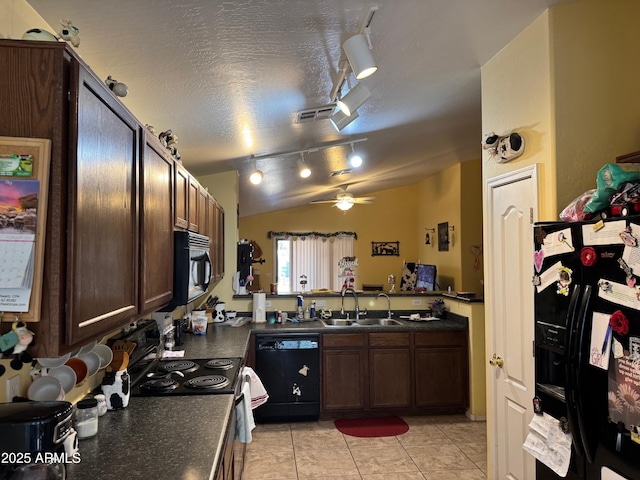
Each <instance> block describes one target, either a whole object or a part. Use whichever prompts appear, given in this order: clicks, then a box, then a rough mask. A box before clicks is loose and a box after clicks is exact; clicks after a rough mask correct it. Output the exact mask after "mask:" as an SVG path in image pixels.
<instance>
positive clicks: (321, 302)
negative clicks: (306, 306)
mask: <svg viewBox="0 0 640 480" xmlns="http://www.w3.org/2000/svg"><path fill="white" fill-rule="evenodd" d="M326 306H327V302H326V301H324V300H316V307H326Z"/></svg>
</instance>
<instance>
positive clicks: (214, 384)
mask: <svg viewBox="0 0 640 480" xmlns="http://www.w3.org/2000/svg"><path fill="white" fill-rule="evenodd" d="M229 383H231V382H229V379H228V378H227V377H225V376H223V375H203V376H202V377H195V378H192V379H190V380H187V381H186V382H184V383H183V385H184V386H185V387H188V388H195V389H201V390H207V389H218V388H224V387H226V386H227V385H229Z"/></svg>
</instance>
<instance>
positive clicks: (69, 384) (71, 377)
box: [48, 365, 77, 393]
mask: <svg viewBox="0 0 640 480" xmlns="http://www.w3.org/2000/svg"><path fill="white" fill-rule="evenodd" d="M48 374H49V376H50V377H54V378H56V379H58V381H59V382H60V384H61V385H62V389H63V390H64V393H69V392H70V391H71V390H72V389H73V387H75V386H76V381H77V377H76V372H75V371H74V370H73V368H71V367H70V366H68V365H60V366H59V367H54V368H50V369H49V372H48Z"/></svg>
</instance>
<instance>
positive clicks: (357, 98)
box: [338, 83, 371, 117]
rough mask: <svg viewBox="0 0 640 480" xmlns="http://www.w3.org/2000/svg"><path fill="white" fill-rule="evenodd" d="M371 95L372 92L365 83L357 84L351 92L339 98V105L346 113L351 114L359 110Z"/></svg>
mask: <svg viewBox="0 0 640 480" xmlns="http://www.w3.org/2000/svg"><path fill="white" fill-rule="evenodd" d="M370 96H371V92H370V91H369V89H368V88H367V86H366V85H364V84H363V83H359V84H357V85H356V86H355V87H353V88H352V89H351V90H349V92H348V93H347V94H346V95H345V96H344V97H342V98H341V99H339V100H338V106H339V107H340V110H342V111H343V112H344V113H345V115H347V116H349V117H350V116H351V115H352V114H353V113H355V111H356V110H358V109H359V108H360V107H361V106H362V105H363V104H364V102H366V101H367V100H368V99H369V97H370Z"/></svg>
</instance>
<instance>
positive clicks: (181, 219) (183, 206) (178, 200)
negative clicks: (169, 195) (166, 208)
mask: <svg viewBox="0 0 640 480" xmlns="http://www.w3.org/2000/svg"><path fill="white" fill-rule="evenodd" d="M189 178H190V175H189V172H187V170H186V168H184V167H183V166H182V165H181V164H179V163H178V162H176V163H175V175H174V182H175V186H174V208H175V212H174V213H175V215H174V216H175V226H176V227H179V228H185V229H186V228H189Z"/></svg>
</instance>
